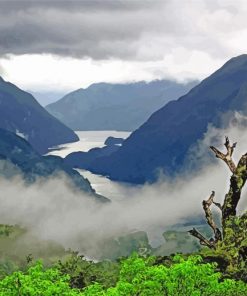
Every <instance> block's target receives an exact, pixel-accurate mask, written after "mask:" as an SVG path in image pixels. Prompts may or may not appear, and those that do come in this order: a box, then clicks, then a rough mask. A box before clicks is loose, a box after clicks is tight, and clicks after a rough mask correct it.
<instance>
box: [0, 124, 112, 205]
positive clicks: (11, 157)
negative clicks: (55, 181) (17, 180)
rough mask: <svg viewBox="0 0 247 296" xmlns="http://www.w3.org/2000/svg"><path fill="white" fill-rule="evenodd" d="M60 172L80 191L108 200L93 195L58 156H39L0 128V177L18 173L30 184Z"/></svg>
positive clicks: (87, 185)
mask: <svg viewBox="0 0 247 296" xmlns="http://www.w3.org/2000/svg"><path fill="white" fill-rule="evenodd" d="M61 173H63V174H64V175H66V176H67V177H68V179H69V180H70V181H71V183H72V184H73V185H74V187H75V188H77V189H79V191H80V190H81V191H83V192H86V193H87V194H88V195H89V196H92V197H93V198H96V199H97V200H100V201H108V199H106V198H105V197H103V196H101V195H98V194H96V192H95V190H94V189H93V188H92V187H91V185H90V183H89V181H88V180H87V179H85V178H83V177H82V176H81V175H80V174H79V173H78V172H77V171H75V170H73V169H72V168H71V167H70V166H67V165H66V164H65V163H64V160H63V159H62V158H61V157H58V156H41V155H40V154H39V153H38V152H36V151H35V150H34V149H33V148H32V146H31V145H30V144H29V143H28V142H27V141H26V140H25V139H23V138H21V137H19V136H17V135H16V134H14V133H11V132H9V131H6V130H3V129H1V128H0V176H4V177H6V178H10V177H11V176H16V175H18V174H21V176H22V177H23V178H24V179H25V180H26V182H27V183H28V184H29V183H32V182H35V181H36V180H37V178H40V177H42V178H47V177H51V176H53V177H55V176H59V174H61Z"/></svg>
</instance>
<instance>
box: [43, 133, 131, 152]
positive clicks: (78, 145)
mask: <svg viewBox="0 0 247 296" xmlns="http://www.w3.org/2000/svg"><path fill="white" fill-rule="evenodd" d="M75 133H76V134H77V136H78V137H79V139H80V140H79V141H78V142H74V143H65V144H62V145H59V146H57V147H53V148H51V152H49V153H48V154H49V155H58V156H61V157H65V156H67V155H68V154H70V153H72V152H75V151H85V152H86V151H88V150H90V149H92V148H95V147H103V146H104V142H105V140H106V139H107V138H108V137H110V136H112V137H116V138H123V139H126V138H127V137H128V136H129V135H130V132H118V131H76V132H75ZM52 149H55V150H52Z"/></svg>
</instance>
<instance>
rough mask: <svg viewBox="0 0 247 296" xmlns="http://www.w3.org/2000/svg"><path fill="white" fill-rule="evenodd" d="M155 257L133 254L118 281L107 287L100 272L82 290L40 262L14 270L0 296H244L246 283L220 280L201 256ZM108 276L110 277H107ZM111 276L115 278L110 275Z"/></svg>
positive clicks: (122, 266) (124, 263)
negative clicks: (161, 260)
mask: <svg viewBox="0 0 247 296" xmlns="http://www.w3.org/2000/svg"><path fill="white" fill-rule="evenodd" d="M156 259H157V258H156V257H147V258H144V257H140V256H139V255H137V254H133V255H132V256H130V257H129V258H127V259H124V260H122V261H121V263H119V264H120V270H119V272H117V274H118V275H117V281H116V282H115V283H114V280H113V283H114V284H113V286H112V287H108V288H106V287H105V286H104V285H105V283H104V278H105V279H106V286H108V284H109V282H108V280H109V275H107V270H105V271H104V273H103V270H102V283H97V282H96V281H95V282H94V283H93V284H91V285H88V286H87V287H84V288H82V289H78V288H72V287H71V276H70V275H69V274H64V273H63V272H62V270H61V264H60V267H59V266H57V267H53V268H48V269H45V268H44V267H43V265H42V263H41V262H40V261H38V262H36V264H35V265H34V266H32V267H30V268H29V269H28V270H27V271H26V272H21V271H17V272H14V273H13V274H11V275H9V276H6V277H5V278H4V279H3V280H2V281H1V282H0V295H1V296H17V295H23V296H33V295H40V296H41V295H47V296H50V295H60V296H63V295H64V296H74V295H75V296H76V295H83V296H101V295H102V296H103V295H107V296H108V295H109V296H117V295H123V296H134V295H136V296H137V295H142V296H161V295H162V296H164V295H167V296H168V295H169V296H217V295H219V296H222V295H224V296H232V295H234V296H245V295H247V284H246V283H244V282H242V281H235V280H232V279H223V278H222V275H221V273H219V272H217V271H216V265H215V264H213V263H204V262H203V261H202V258H201V257H200V256H195V255H194V256H189V257H188V258H187V259H184V258H183V257H182V256H180V255H176V256H174V257H173V259H172V261H171V262H170V263H169V264H157V260H156ZM110 277H111V276H110ZM113 277H114V275H113Z"/></svg>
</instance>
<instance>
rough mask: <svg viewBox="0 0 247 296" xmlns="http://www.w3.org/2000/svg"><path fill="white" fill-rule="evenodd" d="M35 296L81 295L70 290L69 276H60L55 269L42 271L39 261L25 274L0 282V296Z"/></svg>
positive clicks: (19, 273)
mask: <svg viewBox="0 0 247 296" xmlns="http://www.w3.org/2000/svg"><path fill="white" fill-rule="evenodd" d="M18 295H23V296H36V295H40V296H41V295H47V296H51V295H64V296H76V295H81V293H80V291H79V290H76V289H71V288H70V286H69V276H68V275H62V274H61V273H60V272H59V271H58V270H57V269H54V268H50V269H47V270H44V268H43V265H42V263H41V262H40V261H38V262H37V263H36V265H35V266H33V267H30V268H29V269H28V270H27V272H26V273H23V272H20V271H17V272H14V273H13V274H12V275H10V276H7V277H5V278H4V279H3V280H2V281H1V282H0V296H18Z"/></svg>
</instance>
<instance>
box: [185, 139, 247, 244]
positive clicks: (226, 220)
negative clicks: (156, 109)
mask: <svg viewBox="0 0 247 296" xmlns="http://www.w3.org/2000/svg"><path fill="white" fill-rule="evenodd" d="M236 144H237V143H234V144H233V145H231V144H230V141H229V139H228V137H226V140H225V144H224V145H225V147H226V153H225V154H224V153H222V152H220V151H219V150H218V149H217V148H215V147H213V146H210V149H211V150H212V151H213V152H214V153H215V156H216V157H217V158H220V159H221V160H223V161H224V162H225V163H226V164H227V166H228V167H229V169H230V171H231V172H232V176H231V178H230V188H229V191H228V193H227V194H226V195H225V198H224V202H223V205H221V204H220V203H217V202H215V201H214V198H215V192H214V191H212V193H211V195H210V197H209V198H208V199H207V200H203V202H202V206H203V210H204V212H205V217H206V220H207V224H208V225H209V226H210V227H211V228H212V230H213V233H214V237H213V238H211V239H207V238H206V237H204V236H203V235H202V234H201V233H200V232H199V231H198V230H196V229H195V228H193V229H192V230H190V231H189V233H190V234H191V235H192V236H194V237H196V238H198V239H199V241H200V244H201V245H204V246H208V247H209V248H211V249H216V247H217V243H218V242H219V241H224V240H225V239H226V235H227V228H229V227H231V225H232V221H233V220H234V219H235V217H236V212H237V211H236V209H237V206H238V203H239V200H240V197H241V192H242V189H243V187H244V185H245V182H246V179H247V153H246V154H244V155H242V157H241V158H240V160H239V162H238V164H237V165H236V164H235V163H234V161H233V159H232V155H233V152H234V149H235V147H236ZM212 205H215V206H216V207H217V208H218V209H219V210H220V212H221V223H222V231H221V230H220V228H218V227H217V226H216V223H215V221H214V219H213V215H212V212H211V206H212ZM244 218H245V216H244ZM245 219H246V218H245ZM244 239H246V238H245V236H244ZM240 245H241V244H240Z"/></svg>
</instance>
